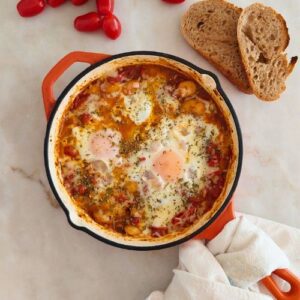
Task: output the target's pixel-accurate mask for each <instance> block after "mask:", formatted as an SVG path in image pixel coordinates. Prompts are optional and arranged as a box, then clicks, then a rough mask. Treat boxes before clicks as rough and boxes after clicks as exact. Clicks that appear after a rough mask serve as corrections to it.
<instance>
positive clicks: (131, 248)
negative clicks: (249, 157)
mask: <svg viewBox="0 0 300 300" xmlns="http://www.w3.org/2000/svg"><path fill="white" fill-rule="evenodd" d="M135 55H148V56H149V55H150V56H151V55H152V56H158V57H165V58H167V59H171V60H175V61H177V62H180V63H182V64H185V65H187V66H188V67H190V68H192V69H194V70H195V71H197V72H198V73H200V74H207V75H209V76H211V77H212V78H213V79H214V80H215V82H216V85H217V90H218V91H219V93H220V95H221V96H222V97H223V99H224V101H225V103H226V105H227V107H228V109H229V111H230V113H231V115H232V119H233V121H234V124H235V127H236V132H237V137H238V149H239V153H238V162H237V169H236V174H235V178H234V181H233V184H232V187H231V189H230V191H229V193H228V195H227V197H226V199H225V200H224V202H223V204H222V205H221V207H220V208H219V209H218V210H217V212H216V213H215V214H214V215H213V216H212V217H211V218H210V219H209V220H208V221H207V222H206V223H205V224H204V225H202V226H201V227H199V228H198V229H197V230H195V231H194V232H193V233H191V234H190V235H188V236H185V237H183V238H181V239H179V240H177V241H173V242H170V243H166V244H162V245H154V246H142V247H140V246H132V245H124V244H120V243H117V242H114V241H111V240H109V239H106V238H104V237H102V236H100V235H98V234H96V233H94V232H92V231H91V230H89V229H87V228H86V227H83V226H78V225H76V224H74V223H73V222H72V221H71V218H70V213H69V210H68V209H67V207H66V206H65V205H64V203H63V201H62V200H61V199H60V197H59V195H58V193H57V191H56V188H55V186H54V183H53V181H52V176H51V174H50V168H49V159H48V146H49V136H50V130H51V126H52V123H53V120H54V118H55V114H56V111H57V109H58V107H59V105H60V103H61V102H62V100H63V99H64V98H65V96H66V95H67V93H68V92H69V90H70V89H71V88H72V87H73V86H74V85H76V83H77V82H78V81H79V80H80V79H81V78H82V77H83V76H85V75H86V74H88V73H89V72H90V71H92V70H93V69H95V68H97V67H99V66H101V65H103V64H105V63H107V62H109V61H112V60H114V59H118V58H121V57H126V56H135ZM242 159H243V142H242V134H241V128H240V125H239V122H238V119H237V116H236V113H235V111H234V109H233V106H232V104H231V103H230V101H229V99H228V97H227V96H226V94H225V93H224V91H223V89H222V87H221V84H220V82H219V79H218V77H217V76H216V75H215V74H214V73H212V72H210V71H207V70H204V69H202V68H199V67H197V66H196V65H194V64H192V63H190V62H188V61H187V60H185V59H183V58H180V57H177V56H175V55H171V54H166V53H162V52H156V51H131V52H124V53H119V54H116V55H112V56H109V57H108V58H105V59H103V60H101V61H99V62H97V63H94V64H92V65H91V66H89V67H88V68H86V69H85V70H84V71H82V72H81V73H79V74H78V75H77V76H76V77H75V78H74V79H73V80H72V81H71V82H70V83H69V84H68V85H67V86H66V88H65V89H64V90H63V92H62V93H61V94H60V96H59V97H58V99H57V101H56V102H55V105H54V107H53V109H52V112H51V114H50V117H49V120H48V123H47V129H46V135H45V140H44V163H45V169H46V175H47V178H48V181H49V184H50V187H51V190H52V192H53V194H54V195H55V198H56V200H57V201H58V203H59V204H60V206H61V207H62V208H63V210H64V212H65V214H66V216H67V219H68V222H69V224H70V225H71V226H72V227H73V228H75V229H77V230H81V231H84V232H86V233H87V234H89V235H90V236H92V237H94V238H96V239H97V240H99V241H101V242H104V243H106V244H109V245H111V246H115V247H118V248H122V249H127V250H139V251H147V250H159V249H164V248H169V247H173V246H176V245H179V244H181V243H183V242H186V241H188V240H190V239H191V238H193V237H195V236H196V235H198V234H199V233H201V232H202V231H203V230H205V229H206V228H207V227H209V226H210V225H211V224H212V223H213V222H214V221H215V220H216V219H217V218H218V217H219V215H220V214H221V213H222V212H223V211H224V209H225V208H226V207H227V205H228V204H229V202H230V200H231V198H232V196H233V193H234V191H235V189H236V187H237V183H238V181H239V177H240V174H241V168H242Z"/></svg>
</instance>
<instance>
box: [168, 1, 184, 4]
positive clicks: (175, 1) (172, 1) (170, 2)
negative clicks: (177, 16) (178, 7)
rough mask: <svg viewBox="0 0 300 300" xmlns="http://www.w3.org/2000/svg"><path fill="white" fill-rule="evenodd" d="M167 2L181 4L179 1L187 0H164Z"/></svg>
mask: <svg viewBox="0 0 300 300" xmlns="http://www.w3.org/2000/svg"><path fill="white" fill-rule="evenodd" d="M163 1H165V2H167V3H171V4H179V3H182V2H184V1H185V0H163Z"/></svg>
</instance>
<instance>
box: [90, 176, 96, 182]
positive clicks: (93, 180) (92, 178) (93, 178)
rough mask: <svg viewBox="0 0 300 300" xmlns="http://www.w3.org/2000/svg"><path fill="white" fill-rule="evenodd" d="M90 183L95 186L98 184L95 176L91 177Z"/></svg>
mask: <svg viewBox="0 0 300 300" xmlns="http://www.w3.org/2000/svg"><path fill="white" fill-rule="evenodd" d="M90 180H91V183H92V184H96V183H97V182H98V180H97V178H96V177H95V176H93V177H91V179H90Z"/></svg>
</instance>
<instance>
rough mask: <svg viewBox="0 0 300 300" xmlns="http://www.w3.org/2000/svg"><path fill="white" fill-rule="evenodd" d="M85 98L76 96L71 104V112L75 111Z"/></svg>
mask: <svg viewBox="0 0 300 300" xmlns="http://www.w3.org/2000/svg"><path fill="white" fill-rule="evenodd" d="M87 98H88V96H87V95H81V94H80V95H78V96H77V97H76V98H75V99H74V101H73V103H72V107H71V110H75V109H77V108H78V107H79V106H81V105H82V104H83V103H84V102H85V101H86V100H87Z"/></svg>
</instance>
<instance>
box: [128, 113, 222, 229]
mask: <svg viewBox="0 0 300 300" xmlns="http://www.w3.org/2000/svg"><path fill="white" fill-rule="evenodd" d="M218 132H219V131H218V128H217V127H216V126H215V125H212V124H206V123H204V121H203V120H202V119H201V118H199V117H198V118H197V117H194V116H193V115H187V114H184V115H180V116H179V117H178V118H176V119H170V118H163V119H162V120H161V122H160V124H159V125H158V126H157V127H155V128H153V130H151V131H150V132H149V137H148V139H147V141H145V142H144V143H143V144H142V145H141V147H140V150H139V151H137V152H136V153H133V154H132V155H131V156H130V158H129V165H130V167H129V168H128V170H127V174H128V176H129V177H130V179H131V180H134V181H136V182H137V183H138V187H139V191H140V193H141V194H142V195H143V198H144V199H145V211H146V214H147V220H150V222H151V224H148V225H149V226H150V225H152V226H164V225H166V224H167V223H168V222H169V221H170V220H171V218H172V217H173V216H174V215H175V214H176V212H178V211H180V210H181V209H182V207H183V205H184V203H183V200H182V195H181V194H180V191H179V188H180V186H179V184H178V182H180V185H183V186H184V187H186V188H187V189H192V188H193V186H194V184H195V183H196V184H198V185H200V187H201V184H203V183H202V181H201V177H202V176H204V175H205V174H207V173H208V172H210V171H211V168H210V167H209V166H208V165H207V163H206V160H207V159H206V154H205V143H206V142H207V139H208V138H211V137H212V136H217V135H218ZM168 150H172V151H173V152H175V153H176V154H177V155H178V156H179V157H180V158H181V159H182V161H183V170H182V173H181V176H180V178H179V179H178V182H166V181H165V180H164V179H163V178H162V177H161V176H160V175H159V174H158V173H157V172H156V171H155V170H154V168H153V160H154V159H155V157H157V155H159V154H160V153H162V152H163V151H168Z"/></svg>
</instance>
